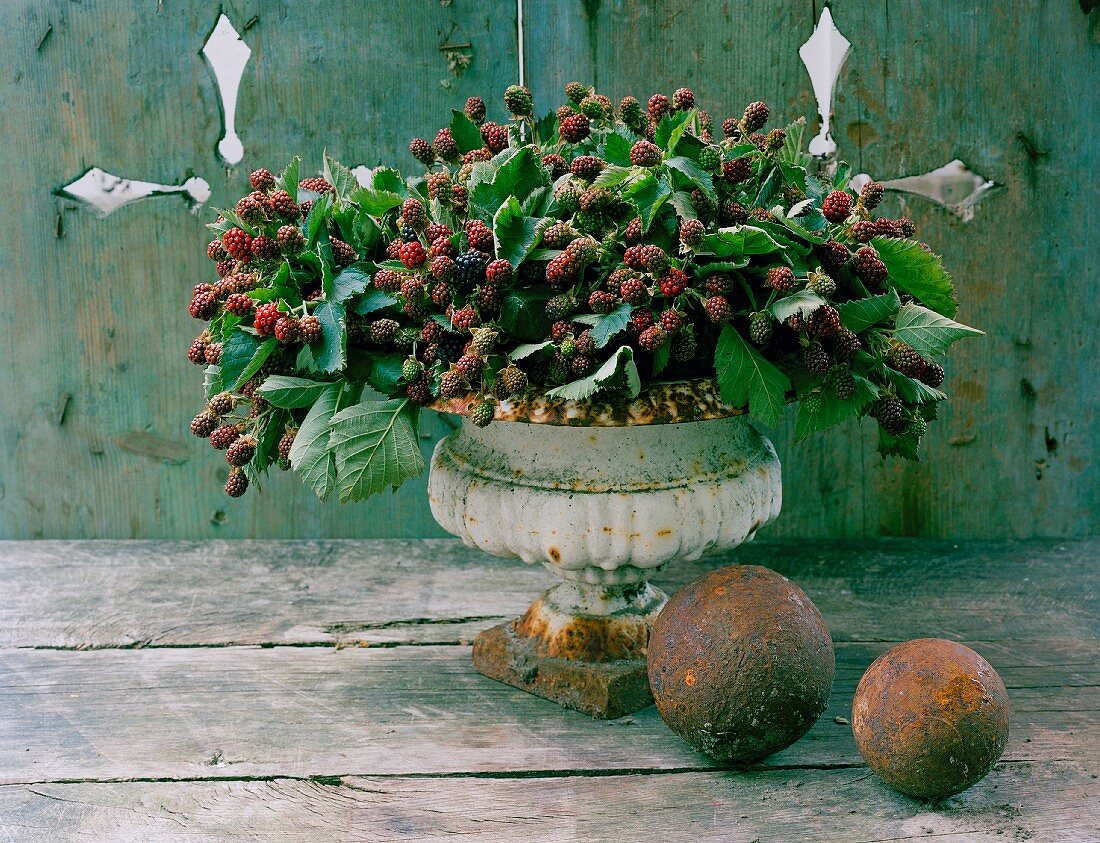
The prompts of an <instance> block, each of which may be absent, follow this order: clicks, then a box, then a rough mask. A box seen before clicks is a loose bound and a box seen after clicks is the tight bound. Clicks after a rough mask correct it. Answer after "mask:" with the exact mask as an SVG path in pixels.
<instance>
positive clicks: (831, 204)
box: [821, 190, 852, 222]
mask: <svg viewBox="0 0 1100 843" xmlns="http://www.w3.org/2000/svg"><path fill="white" fill-rule="evenodd" d="M851 212H852V197H851V194H849V193H847V192H846V191H843V190H834V191H832V192H831V193H829V195H828V196H826V197H825V199H824V200H823V201H822V203H821V213H822V214H824V216H825V219H827V220H828V221H829V222H844V220H846V219H847V218H848V214H850V213H851Z"/></svg>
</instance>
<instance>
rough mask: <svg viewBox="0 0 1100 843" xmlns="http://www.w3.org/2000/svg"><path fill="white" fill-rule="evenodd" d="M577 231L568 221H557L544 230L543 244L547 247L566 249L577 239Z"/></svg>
mask: <svg viewBox="0 0 1100 843" xmlns="http://www.w3.org/2000/svg"><path fill="white" fill-rule="evenodd" d="M576 237H577V232H576V231H574V230H573V226H571V225H570V224H569V223H567V222H556V223H554V224H553V225H550V226H547V227H546V229H544V230H543V232H542V245H543V246H545V247H546V248H547V249H564V248H565V247H566V246H568V245H569V243H570V242H572V241H573V240H575V239H576Z"/></svg>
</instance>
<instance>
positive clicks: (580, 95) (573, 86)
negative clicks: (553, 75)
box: [565, 82, 588, 103]
mask: <svg viewBox="0 0 1100 843" xmlns="http://www.w3.org/2000/svg"><path fill="white" fill-rule="evenodd" d="M587 96H588V88H586V87H584V85H582V84H581V83H580V82H566V83H565V97H566V99H568V100H569V101H570V102H572V103H579V102H580V101H581V100H583V99H584V98H585V97H587Z"/></svg>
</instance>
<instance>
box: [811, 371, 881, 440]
mask: <svg viewBox="0 0 1100 843" xmlns="http://www.w3.org/2000/svg"><path fill="white" fill-rule="evenodd" d="M852 376H853V377H854V378H855V381H856V391H855V394H854V395H853V396H852V397H851V398H837V397H836V396H835V395H833V393H832V392H831V391H830V390H828V389H824V390H822V391H821V393H820V395H821V412H820V413H808V412H806V407H805V405H804V404H803V402H802V401H799V402H798V416H797V418H796V419H795V425H794V436H795V441H801V440H803V439H805V438H806V437H807V436H809V435H810V434H812V433H817V432H819V431H822V430H828V429H829V428H830V427H835V426H836V425H838V424H840V423H841V422H844V421H845V420H847V419H850V418H852V417H853V416H858V415H859V411H860V409H861V408H862V407H863V405H864V404H866V403H867V402H868V401H874V400H875V399H876V398H877V397H878V387H876V386H875V385H874V384H873V383H871V382H870V381H869V380H867V378H865V377H863V376H862V375H857V374H855V373H854V372H853V373H852ZM800 397H804V396H800Z"/></svg>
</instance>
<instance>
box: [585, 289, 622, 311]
mask: <svg viewBox="0 0 1100 843" xmlns="http://www.w3.org/2000/svg"><path fill="white" fill-rule="evenodd" d="M588 309H589V310H591V311H592V312H593V313H610V312H611V311H613V310H614V309H615V297H614V296H613V295H611V293H605V292H604V291H603V290H596V291H595V292H594V293H592V294H591V295H590V296H589V297H588Z"/></svg>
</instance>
